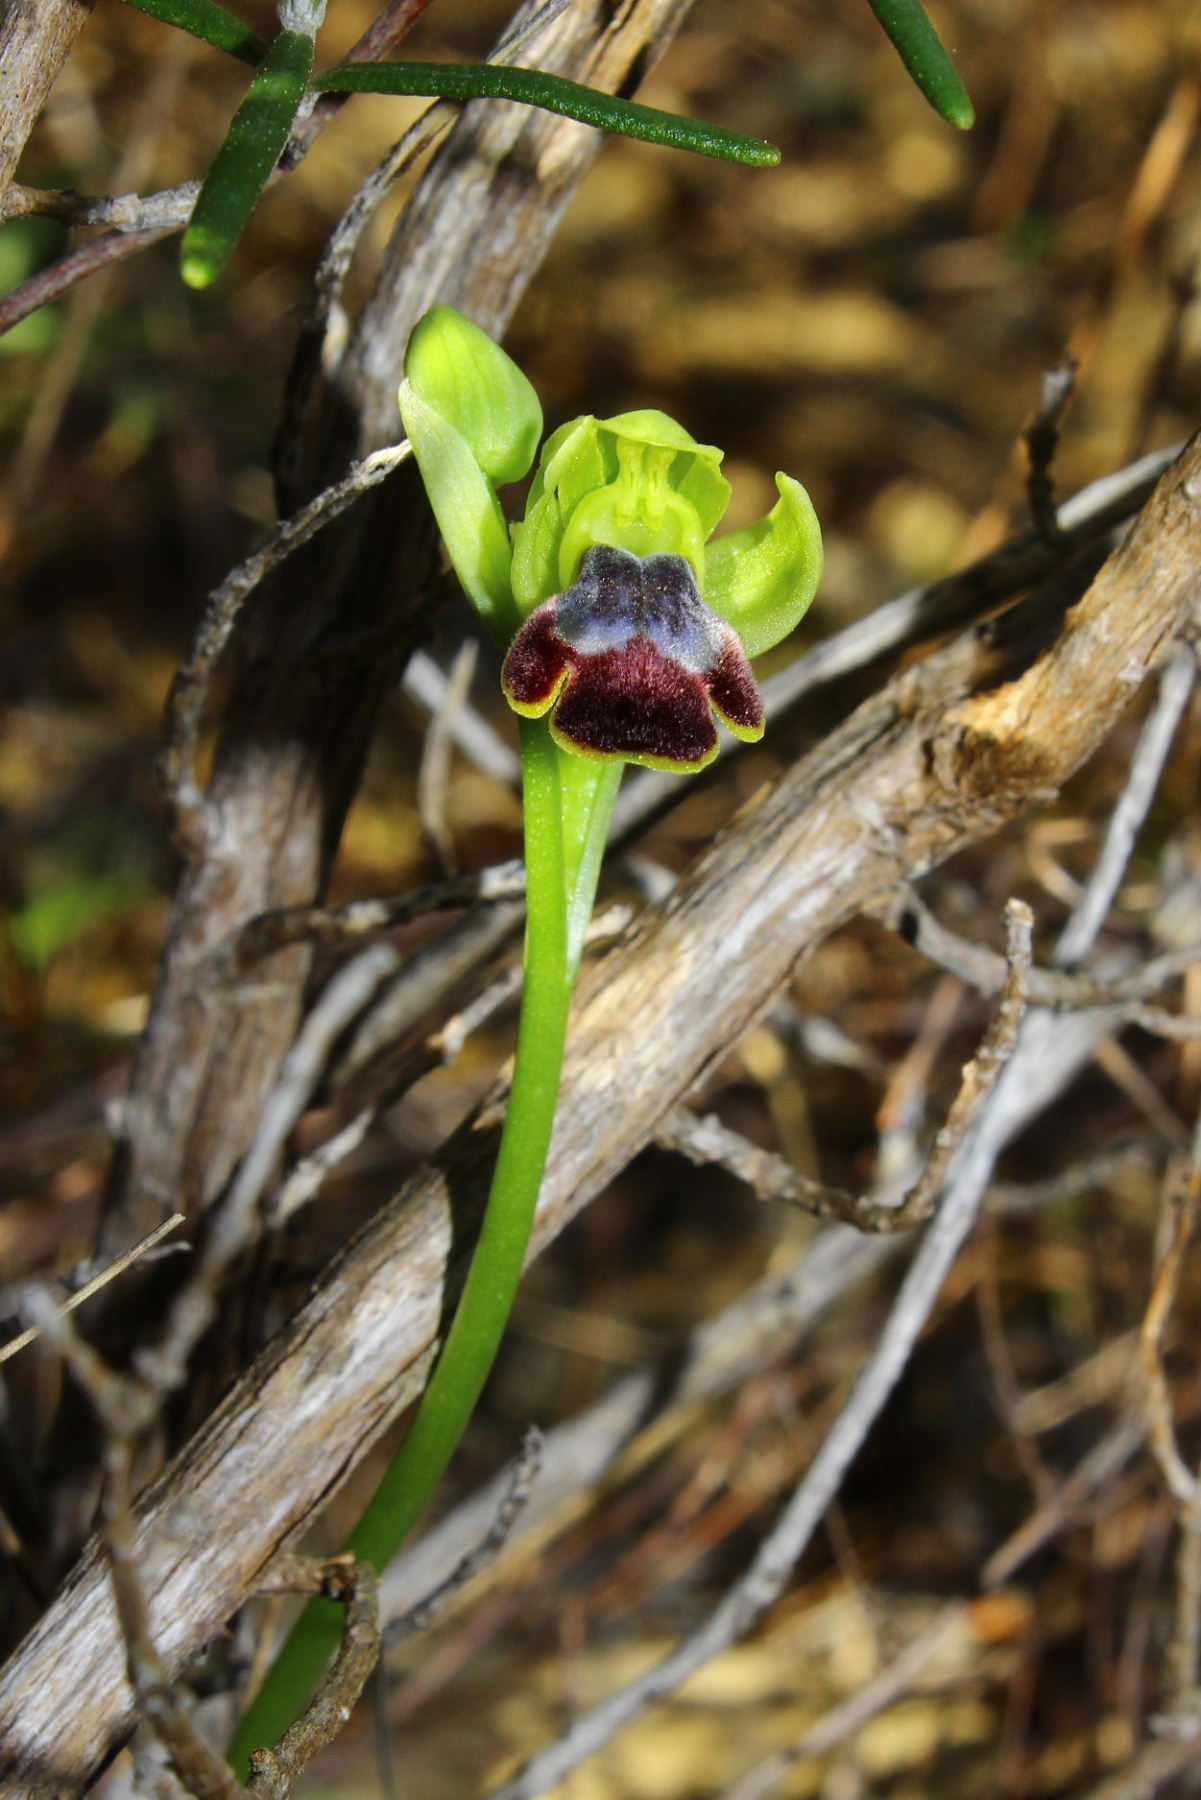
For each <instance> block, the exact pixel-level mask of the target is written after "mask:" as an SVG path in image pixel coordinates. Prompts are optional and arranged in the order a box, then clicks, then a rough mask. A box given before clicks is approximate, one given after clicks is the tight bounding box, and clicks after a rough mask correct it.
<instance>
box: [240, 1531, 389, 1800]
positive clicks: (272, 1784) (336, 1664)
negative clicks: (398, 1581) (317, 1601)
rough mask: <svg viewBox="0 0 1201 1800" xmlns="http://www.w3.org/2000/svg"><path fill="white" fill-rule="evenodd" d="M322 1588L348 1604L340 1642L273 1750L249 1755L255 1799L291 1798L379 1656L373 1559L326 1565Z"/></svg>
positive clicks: (338, 1727) (340, 1724) (334, 1734)
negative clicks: (312, 1692) (314, 1689)
mask: <svg viewBox="0 0 1201 1800" xmlns="http://www.w3.org/2000/svg"><path fill="white" fill-rule="evenodd" d="M324 1574H325V1581H324V1583H323V1592H324V1593H325V1596H326V1598H327V1599H330V1600H340V1601H342V1603H343V1604H344V1605H345V1607H346V1616H345V1619H344V1622H343V1626H342V1641H341V1643H340V1644H339V1646H338V1652H337V1655H336V1656H335V1657H334V1660H333V1663H332V1664H331V1665H330V1668H329V1671H328V1673H327V1674H326V1676H325V1678H324V1680H323V1681H322V1683H321V1686H320V1687H319V1688H318V1690H317V1692H316V1694H315V1695H314V1696H313V1698H312V1700H311V1701H310V1702H309V1704H308V1706H307V1707H306V1708H305V1711H304V1712H303V1713H302V1714H301V1716H300V1718H299V1719H297V1721H296V1723H295V1724H294V1725H292V1726H289V1728H288V1730H287V1731H286V1732H285V1733H284V1735H283V1737H282V1738H281V1739H280V1741H279V1743H278V1744H277V1745H276V1746H275V1748H274V1750H256V1751H255V1753H254V1755H253V1756H252V1757H251V1759H250V1791H251V1793H252V1794H253V1795H254V1796H255V1800H288V1796H289V1795H290V1794H291V1792H292V1785H293V1783H294V1782H295V1781H296V1778H297V1777H298V1776H299V1775H300V1774H302V1773H303V1771H304V1769H305V1768H306V1767H307V1765H308V1764H309V1763H310V1762H311V1761H312V1759H313V1758H314V1756H316V1755H317V1753H318V1751H319V1750H324V1748H325V1746H326V1745H327V1744H330V1743H332V1742H333V1740H334V1739H335V1738H336V1737H337V1735H338V1733H339V1732H340V1731H341V1730H342V1728H343V1726H344V1725H345V1724H346V1721H347V1719H348V1718H349V1717H350V1714H351V1711H352V1709H353V1707H354V1704H355V1702H356V1700H357V1699H358V1697H359V1695H360V1694H361V1693H362V1691H363V1689H364V1687H365V1686H366V1685H367V1678H368V1676H369V1675H370V1674H371V1671H372V1669H373V1668H374V1667H375V1665H376V1662H377V1660H378V1658H379V1648H380V1636H379V1593H378V1589H377V1582H376V1574H375V1570H374V1569H373V1568H372V1567H371V1565H370V1563H362V1562H359V1563H357V1562H355V1561H353V1559H352V1558H350V1557H342V1558H335V1559H334V1560H333V1561H332V1562H329V1563H327V1564H326V1565H325V1569H324Z"/></svg>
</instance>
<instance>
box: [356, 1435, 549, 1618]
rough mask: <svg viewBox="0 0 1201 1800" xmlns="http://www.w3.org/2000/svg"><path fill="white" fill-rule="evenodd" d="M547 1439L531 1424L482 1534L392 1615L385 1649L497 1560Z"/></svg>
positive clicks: (538, 1466)
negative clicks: (441, 1575) (430, 1585)
mask: <svg viewBox="0 0 1201 1800" xmlns="http://www.w3.org/2000/svg"><path fill="white" fill-rule="evenodd" d="M544 1442H545V1440H544V1438H543V1436H542V1433H541V1432H540V1431H539V1430H538V1429H537V1427H536V1426H533V1425H532V1426H531V1427H530V1429H529V1430H528V1431H527V1432H526V1434H525V1437H524V1439H523V1441H522V1445H521V1450H520V1452H519V1453H518V1455H517V1456H516V1457H515V1458H514V1460H513V1463H512V1464H511V1466H510V1467H509V1468H508V1469H507V1470H505V1471H504V1473H503V1475H502V1477H501V1480H502V1482H503V1487H502V1490H501V1494H500V1499H499V1502H498V1504H497V1506H496V1510H495V1512H494V1513H493V1516H492V1519H491V1521H490V1523H489V1525H488V1529H487V1530H486V1531H485V1533H484V1535H483V1537H482V1538H481V1539H480V1541H479V1543H478V1544H476V1545H475V1546H474V1548H472V1549H471V1550H468V1551H467V1553H466V1555H465V1556H463V1557H461V1558H460V1560H459V1561H458V1562H457V1563H456V1564H455V1566H454V1568H453V1569H452V1570H451V1571H450V1574H449V1575H447V1576H445V1577H444V1578H443V1580H442V1581H440V1582H439V1583H438V1585H437V1587H435V1588H433V1589H431V1591H430V1592H429V1593H428V1594H426V1595H424V1596H423V1598H422V1599H421V1600H420V1601H419V1602H418V1603H417V1604H416V1605H415V1606H411V1607H410V1608H409V1609H408V1611H407V1612H403V1613H401V1614H400V1615H399V1616H398V1617H396V1618H394V1619H392V1621H391V1622H390V1623H389V1625H388V1628H387V1630H386V1631H385V1633H384V1640H383V1641H384V1648H385V1649H387V1650H391V1649H393V1648H394V1647H395V1646H396V1645H397V1644H401V1643H403V1642H404V1641H405V1639H406V1638H410V1637H414V1636H416V1634H417V1633H418V1632H420V1631H424V1630H425V1629H426V1627H427V1626H429V1625H431V1624H432V1623H433V1621H434V1620H435V1619H436V1618H437V1616H438V1614H439V1613H440V1612H441V1611H442V1610H443V1608H444V1607H445V1606H446V1604H447V1602H448V1601H449V1600H451V1599H453V1597H454V1595H455V1594H457V1593H458V1592H459V1590H460V1589H461V1588H465V1587H466V1586H467V1583H468V1582H469V1581H474V1580H475V1577H476V1576H477V1575H479V1574H481V1573H482V1572H483V1570H484V1569H486V1568H487V1567H488V1566H489V1564H491V1563H493V1562H495V1561H496V1558H497V1557H498V1556H499V1555H500V1553H501V1551H502V1550H503V1549H504V1547H505V1545H506V1544H507V1543H508V1541H509V1538H510V1537H511V1536H512V1533H513V1527H514V1526H515V1525H516V1524H517V1521H518V1519H519V1518H520V1517H521V1515H522V1513H523V1512H524V1511H525V1509H526V1507H527V1506H528V1505H529V1501H530V1493H531V1491H532V1489H533V1486H534V1483H535V1482H536V1481H537V1479H538V1473H539V1471H540V1469H541V1467H542V1449H543V1444H544Z"/></svg>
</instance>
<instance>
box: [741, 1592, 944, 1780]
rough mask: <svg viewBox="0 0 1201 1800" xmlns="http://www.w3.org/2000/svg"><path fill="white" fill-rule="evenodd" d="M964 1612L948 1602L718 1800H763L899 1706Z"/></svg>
mask: <svg viewBox="0 0 1201 1800" xmlns="http://www.w3.org/2000/svg"><path fill="white" fill-rule="evenodd" d="M968 1616H969V1615H968V1609H967V1607H966V1606H965V1605H964V1604H963V1602H962V1601H959V1600H953V1601H951V1602H950V1604H949V1605H947V1606H944V1607H941V1608H940V1609H939V1611H938V1612H937V1613H936V1614H935V1616H934V1618H932V1619H931V1620H930V1623H929V1624H928V1625H927V1626H926V1627H925V1628H924V1630H922V1631H919V1632H918V1633H917V1635H916V1636H915V1637H914V1638H912V1639H911V1641H910V1642H909V1643H908V1644H906V1646H905V1648H904V1649H903V1650H902V1651H901V1652H900V1654H899V1655H898V1656H896V1657H894V1659H893V1661H892V1662H890V1663H889V1664H888V1666H887V1667H886V1668H883V1669H881V1670H880V1673H879V1674H878V1675H875V1676H873V1678H872V1679H871V1680H870V1681H868V1682H866V1683H865V1684H864V1686H863V1687H861V1688H860V1689H859V1691H858V1693H855V1694H852V1695H851V1696H850V1697H849V1698H848V1699H846V1700H844V1701H843V1702H842V1704H841V1706H832V1707H831V1708H830V1710H829V1712H827V1713H823V1714H822V1716H821V1718H820V1719H816V1720H815V1721H814V1723H813V1724H812V1725H810V1727H809V1728H808V1730H807V1731H806V1732H805V1733H804V1735H803V1736H802V1737H800V1738H798V1739H797V1742H796V1743H795V1744H793V1745H791V1746H790V1748H789V1749H787V1750H777V1751H776V1752H775V1754H774V1755H773V1756H768V1757H765V1758H764V1760H763V1761H762V1762H761V1763H758V1764H757V1765H756V1766H755V1767H754V1768H753V1769H749V1770H748V1771H747V1773H746V1774H745V1775H744V1776H742V1778H741V1779H740V1780H739V1781H736V1782H735V1783H734V1786H733V1787H732V1788H728V1789H727V1790H726V1793H725V1795H724V1796H723V1800H768V1797H769V1796H770V1795H771V1794H773V1793H775V1791H776V1790H777V1788H778V1787H779V1785H780V1783H781V1782H782V1781H783V1780H784V1778H785V1776H786V1775H787V1773H788V1771H789V1769H791V1768H792V1767H794V1765H795V1764H796V1763H798V1762H800V1761H801V1760H802V1758H804V1757H807V1756H825V1755H827V1754H828V1753H829V1752H830V1751H831V1750H833V1749H835V1748H836V1747H837V1746H838V1745H839V1744H844V1743H845V1742H846V1740H847V1739H848V1738H849V1737H854V1735H855V1733H856V1732H857V1731H862V1729H863V1727H864V1726H865V1725H866V1724H867V1723H868V1722H869V1720H871V1719H874V1718H875V1717H876V1715H877V1714H878V1713H881V1712H883V1711H884V1709H885V1707H886V1706H891V1705H892V1704H893V1702H894V1700H899V1699H901V1697H902V1696H903V1695H904V1694H906V1693H907V1692H908V1691H909V1689H910V1688H911V1687H912V1686H913V1683H914V1682H915V1681H916V1679H917V1678H918V1676H919V1675H920V1674H921V1673H922V1671H923V1670H924V1669H925V1668H926V1666H927V1664H928V1663H930V1662H932V1661H933V1659H934V1658H935V1657H936V1656H937V1655H938V1653H939V1651H940V1650H941V1649H942V1648H943V1647H944V1645H945V1644H946V1642H947V1639H948V1638H950V1637H952V1636H954V1635H957V1634H958V1633H959V1632H961V1631H962V1630H963V1627H964V1625H965V1624H966V1623H967V1620H968Z"/></svg>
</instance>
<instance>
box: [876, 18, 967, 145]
mask: <svg viewBox="0 0 1201 1800" xmlns="http://www.w3.org/2000/svg"><path fill="white" fill-rule="evenodd" d="M868 5H869V6H870V7H871V9H872V11H873V12H874V13H875V15H876V17H877V19H879V21H880V23H881V25H882V26H883V27H884V30H885V32H886V33H887V34H888V36H889V37H890V38H891V40H892V42H893V44H894V46H895V48H896V51H897V54H898V56H899V57H900V59H901V61H902V62H903V63H904V65H905V67H906V68H907V69H908V71H909V73H910V74H911V75H912V76H913V79H914V81H915V82H916V83H917V85H918V87H919V88H920V89H921V91H922V93H923V94H924V95H925V96H926V99H927V100H928V101H929V102H930V104H931V106H932V107H933V108H934V110H935V112H937V113H941V115H942V117H943V118H944V119H945V120H946V121H947V123H948V124H949V125H957V126H958V127H959V129H960V131H966V130H967V129H968V127H969V126H970V125H972V124H973V123H974V122H975V118H976V114H975V111H974V109H973V107H972V103H971V101H970V99H969V98H968V93H967V89H966V88H965V87H964V85H963V83H962V81H960V79H959V71H958V70H957V69H956V67H955V64H954V63H953V62H952V61H951V58H950V55H949V53H948V51H947V50H946V49H945V48H944V46H943V42H942V39H941V38H940V37H939V35H938V33H937V31H935V29H934V27H933V25H932V24H931V23H930V19H929V16H928V14H927V12H926V9H925V7H924V6H923V5H922V3H921V0H868Z"/></svg>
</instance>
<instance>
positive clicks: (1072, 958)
mask: <svg viewBox="0 0 1201 1800" xmlns="http://www.w3.org/2000/svg"><path fill="white" fill-rule="evenodd" d="M1196 680H1197V659H1196V656H1195V654H1194V652H1193V649H1192V648H1191V646H1189V645H1187V644H1182V645H1181V646H1180V647H1179V648H1178V649H1177V650H1176V651H1175V652H1174V653H1173V655H1172V656H1171V657H1170V659H1169V660H1168V662H1167V664H1166V666H1165V668H1164V670H1163V673H1162V675H1161V676H1160V678H1159V694H1158V696H1157V698H1156V701H1155V705H1154V706H1153V707H1152V709H1151V711H1150V712H1149V713H1148V715H1147V717H1146V720H1145V721H1144V723H1143V728H1142V730H1141V731H1140V733H1139V738H1138V743H1137V744H1136V745H1135V748H1134V754H1133V756H1132V757H1131V759H1130V772H1129V774H1128V775H1127V777H1126V782H1125V785H1124V787H1123V788H1122V792H1121V795H1120V796H1119V799H1118V803H1117V805H1116V806H1115V807H1114V810H1113V814H1112V816H1111V818H1110V821H1109V829H1108V831H1107V832H1106V834H1105V843H1104V845H1103V847H1102V850H1101V854H1100V856H1099V857H1098V858H1097V860H1096V862H1095V863H1094V864H1093V868H1092V872H1091V874H1090V875H1089V878H1088V882H1087V883H1086V885H1085V890H1084V893H1083V894H1082V895H1081V898H1080V901H1079V903H1078V904H1077V905H1076V906H1075V907H1074V908H1073V911H1072V916H1071V918H1070V919H1069V920H1068V922H1067V924H1066V925H1065V926H1064V928H1063V931H1062V932H1061V933H1060V937H1059V942H1058V943H1057V944H1056V946H1055V961H1056V962H1057V963H1058V964H1059V966H1060V968H1072V967H1074V966H1075V965H1076V964H1077V963H1079V962H1080V961H1081V959H1082V958H1083V957H1084V956H1085V955H1086V954H1087V952H1088V950H1089V948H1090V946H1091V945H1092V942H1093V939H1094V938H1095V937H1096V935H1097V933H1098V932H1099V931H1100V929H1101V926H1102V924H1103V923H1104V921H1105V919H1106V917H1107V915H1108V913H1109V909H1110V907H1111V906H1112V905H1113V901H1114V896H1115V895H1116V893H1117V891H1118V886H1119V884H1120V882H1121V879H1122V876H1123V875H1124V874H1125V872H1126V865H1127V863H1128V862H1129V861H1130V857H1131V854H1132V852H1133V850H1134V845H1135V840H1136V838H1137V837H1138V834H1139V832H1140V830H1141V829H1142V825H1143V821H1144V819H1145V818H1146V816H1147V812H1148V809H1149V808H1150V805H1151V802H1152V800H1153V799H1154V798H1155V793H1156V790H1157V788H1158V787H1159V778H1160V776H1161V775H1162V773H1163V765H1164V762H1165V761H1166V759H1167V755H1168V751H1169V750H1170V749H1171V747H1172V739H1173V737H1174V736H1175V734H1176V727H1177V725H1178V724H1179V722H1180V716H1181V714H1182V713H1183V711H1184V709H1185V707H1186V706H1187V704H1188V699H1189V695H1190V694H1191V693H1192V691H1193V687H1194V685H1195V683H1196Z"/></svg>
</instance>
